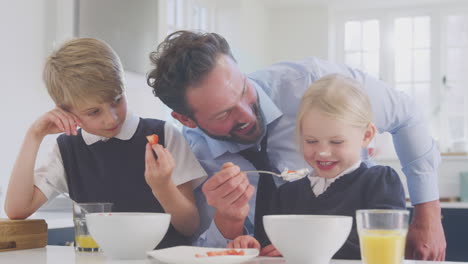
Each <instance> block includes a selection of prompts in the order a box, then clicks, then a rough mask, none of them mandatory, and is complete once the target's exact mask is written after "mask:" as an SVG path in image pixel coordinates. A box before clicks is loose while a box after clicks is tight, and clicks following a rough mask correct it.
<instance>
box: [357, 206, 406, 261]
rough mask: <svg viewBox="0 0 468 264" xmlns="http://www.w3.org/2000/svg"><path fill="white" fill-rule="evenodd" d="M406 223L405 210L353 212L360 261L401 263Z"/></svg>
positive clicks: (403, 252) (403, 253)
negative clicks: (359, 248) (357, 235)
mask: <svg viewBox="0 0 468 264" xmlns="http://www.w3.org/2000/svg"><path fill="white" fill-rule="evenodd" d="M408 222H409V211H408V210H390V209H389V210H380V209H375V210H357V211H356V223H357V230H358V234H359V243H360V245H361V258H362V262H363V263H364V264H402V263H403V259H404V255H405V242H406V233H407V232H408Z"/></svg>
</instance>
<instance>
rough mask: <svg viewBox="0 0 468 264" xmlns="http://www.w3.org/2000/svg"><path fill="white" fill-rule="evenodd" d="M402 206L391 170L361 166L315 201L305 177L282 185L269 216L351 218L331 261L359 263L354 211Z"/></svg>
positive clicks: (396, 178) (398, 185) (400, 191)
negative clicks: (345, 233)
mask: <svg viewBox="0 0 468 264" xmlns="http://www.w3.org/2000/svg"><path fill="white" fill-rule="evenodd" d="M405 204H406V201H405V192H404V189H403V185H402V183H401V181H400V178H399V176H398V174H397V173H396V172H395V171H394V170H393V169H392V168H390V167H388V166H374V167H370V168H367V166H366V165H365V164H364V163H361V166H360V167H359V168H358V169H356V170H355V171H353V172H351V173H350V174H346V175H343V176H342V177H340V178H339V179H337V180H336V181H335V182H333V183H332V184H331V185H330V186H329V187H328V189H327V190H326V191H325V192H324V193H322V194H321V195H319V196H318V197H317V196H315V194H314V193H313V191H312V188H311V187H310V180H309V178H308V177H304V178H302V179H300V180H297V181H294V182H289V183H285V184H283V185H282V186H281V187H280V188H279V189H278V191H277V193H276V195H275V198H274V200H273V201H272V204H271V208H270V209H271V211H270V213H269V214H315V215H346V216H352V217H353V226H352V229H351V233H350V235H349V237H348V239H347V240H346V242H345V244H344V245H343V246H342V247H341V248H340V249H339V250H338V252H337V253H336V254H335V255H334V256H333V258H336V259H360V257H361V256H360V249H359V238H358V234H357V229H356V217H355V216H356V210H359V209H404V208H405Z"/></svg>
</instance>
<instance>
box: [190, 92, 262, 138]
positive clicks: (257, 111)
mask: <svg viewBox="0 0 468 264" xmlns="http://www.w3.org/2000/svg"><path fill="white" fill-rule="evenodd" d="M252 110H253V112H254V113H255V116H256V120H255V125H254V126H253V127H252V128H251V129H250V131H249V132H248V133H247V135H249V134H253V133H255V132H256V131H258V130H259V132H258V136H257V137H255V138H254V139H243V138H240V137H238V136H237V135H236V134H235V133H234V131H235V130H236V129H238V128H240V127H242V126H243V125H244V124H245V123H239V124H237V125H235V126H234V127H233V128H232V129H231V131H229V134H228V135H227V136H218V135H213V134H211V133H209V132H208V131H206V130H205V129H203V127H201V126H200V125H198V124H197V125H198V128H200V130H202V131H203V132H204V133H205V134H206V135H208V136H209V137H210V138H213V139H217V140H223V141H227V142H235V143H240V144H251V143H255V142H257V140H258V139H259V138H260V137H261V136H262V135H263V132H264V131H265V129H266V123H265V115H264V114H263V111H262V108H261V107H260V102H259V99H257V103H256V104H254V105H253V106H252Z"/></svg>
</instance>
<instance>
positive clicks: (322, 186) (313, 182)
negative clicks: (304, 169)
mask: <svg viewBox="0 0 468 264" xmlns="http://www.w3.org/2000/svg"><path fill="white" fill-rule="evenodd" d="M359 166H361V160H359V161H358V162H356V163H355V164H353V166H351V167H349V168H347V169H345V170H344V171H343V172H341V173H340V174H338V175H337V176H336V177H335V178H331V179H327V178H323V177H319V176H318V175H317V173H315V171H312V173H310V174H309V175H308V176H307V177H308V178H309V180H310V187H311V188H312V191H313V192H314V194H315V196H317V197H318V196H319V195H321V194H322V193H324V192H325V191H326V190H327V189H328V187H330V185H331V184H332V183H333V182H335V181H336V180H337V179H338V178H341V177H342V176H343V175H345V174H349V173H351V172H353V171H355V170H357V169H358V168H359Z"/></svg>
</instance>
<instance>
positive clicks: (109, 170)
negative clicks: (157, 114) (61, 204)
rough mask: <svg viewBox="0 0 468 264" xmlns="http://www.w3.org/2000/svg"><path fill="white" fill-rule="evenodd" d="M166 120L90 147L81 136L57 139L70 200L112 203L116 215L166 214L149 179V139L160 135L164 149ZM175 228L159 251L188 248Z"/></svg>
mask: <svg viewBox="0 0 468 264" xmlns="http://www.w3.org/2000/svg"><path fill="white" fill-rule="evenodd" d="M164 124H165V123H164V121H161V120H156V119H143V118H141V119H140V122H139V124H138V128H137V130H136V132H135V134H134V135H133V137H132V138H131V139H130V140H120V139H117V138H111V139H109V140H108V141H106V142H104V141H98V142H96V143H94V144H91V145H89V146H88V145H86V143H85V142H84V140H83V137H82V134H81V133H82V131H81V129H79V131H78V136H67V135H64V134H62V135H60V136H59V137H58V138H57V142H58V146H59V149H60V154H61V155H62V159H63V166H64V168H65V174H66V179H67V185H68V190H69V194H70V197H71V198H72V199H73V200H75V201H76V202H79V203H84V202H111V203H113V206H112V211H113V212H164V210H163V208H162V206H161V205H160V203H159V201H158V200H157V199H156V198H155V197H154V195H153V193H152V191H151V188H150V187H149V186H148V184H147V183H146V180H145V175H144V172H145V146H146V143H147V140H146V136H147V135H151V134H156V135H158V136H159V144H161V145H163V146H164ZM188 244H190V240H189V238H188V237H185V236H183V235H182V234H180V233H179V232H177V231H176V230H175V229H174V227H173V226H172V225H171V226H170V227H169V230H168V232H167V234H166V236H165V237H164V238H163V240H162V241H161V243H159V245H158V246H157V248H166V247H172V246H177V245H188Z"/></svg>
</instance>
